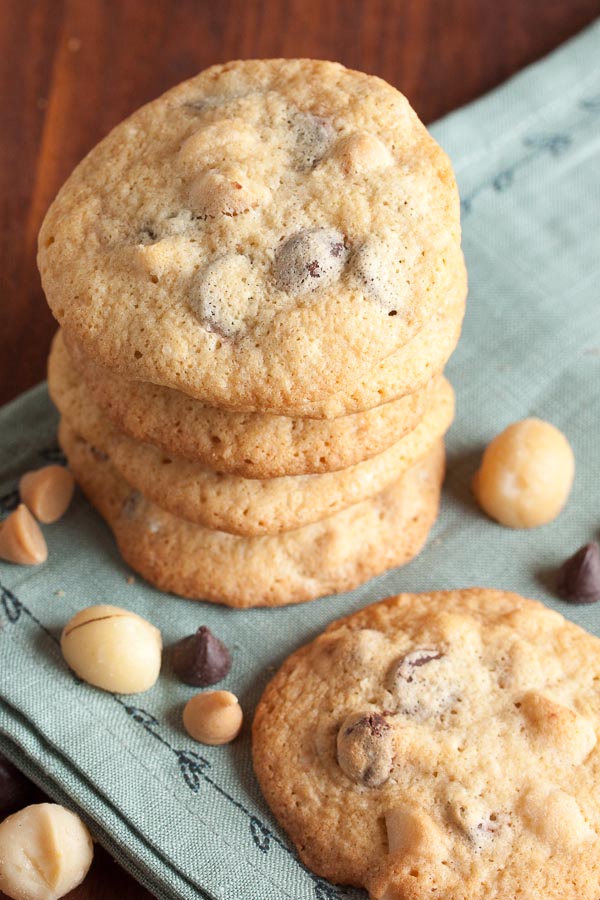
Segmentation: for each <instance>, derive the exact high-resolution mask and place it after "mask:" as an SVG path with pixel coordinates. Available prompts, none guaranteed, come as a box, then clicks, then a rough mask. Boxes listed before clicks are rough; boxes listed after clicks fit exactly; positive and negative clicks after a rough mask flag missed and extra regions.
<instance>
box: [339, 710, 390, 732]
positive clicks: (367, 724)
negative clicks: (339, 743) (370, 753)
mask: <svg viewBox="0 0 600 900" xmlns="http://www.w3.org/2000/svg"><path fill="white" fill-rule="evenodd" d="M389 727H390V723H389V722H388V721H387V720H386V719H385V718H384V717H383V716H382V715H381V713H371V714H370V715H368V716H364V718H362V719H359V720H358V722H355V723H354V724H353V725H350V726H349V727H348V728H346V734H347V735H348V734H352V732H353V731H356V730H357V729H359V730H360V729H367V730H368V731H369V733H370V734H371V735H372V737H381V735H382V734H383V732H384V731H388V730H389Z"/></svg>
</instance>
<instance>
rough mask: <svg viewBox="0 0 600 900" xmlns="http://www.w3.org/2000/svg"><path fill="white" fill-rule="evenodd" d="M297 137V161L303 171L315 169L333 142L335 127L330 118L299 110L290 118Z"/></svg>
mask: <svg viewBox="0 0 600 900" xmlns="http://www.w3.org/2000/svg"><path fill="white" fill-rule="evenodd" d="M289 124H290V127H291V128H292V130H293V132H294V138H295V154H294V155H295V162H296V165H297V167H298V168H299V169H300V170H301V171H306V170H308V169H314V167H315V166H316V165H317V164H318V163H319V162H320V161H321V160H322V159H323V157H324V156H325V155H326V153H327V151H328V150H329V148H330V147H331V145H332V144H333V141H334V139H335V136H336V131H335V128H334V127H333V124H332V123H331V122H330V120H329V119H325V118H324V117H323V116H314V115H313V114H312V113H307V112H298V113H296V115H294V116H292V118H290V119H289Z"/></svg>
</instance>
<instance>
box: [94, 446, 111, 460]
mask: <svg viewBox="0 0 600 900" xmlns="http://www.w3.org/2000/svg"><path fill="white" fill-rule="evenodd" d="M90 453H91V454H92V456H93V457H94V459H95V460H97V461H98V462H106V460H107V459H108V453H105V452H104V450H99V449H98V447H94V445H93V444H90Z"/></svg>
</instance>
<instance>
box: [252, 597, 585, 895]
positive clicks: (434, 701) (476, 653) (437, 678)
mask: <svg viewBox="0 0 600 900" xmlns="http://www.w3.org/2000/svg"><path fill="white" fill-rule="evenodd" d="M599 683H600V641H599V640H598V639H597V638H595V637H593V636H592V635H589V634H587V633H586V632H584V631H583V630H582V629H580V628H578V627H577V626H575V625H573V624H572V623H570V622H567V621H566V620H565V619H564V618H563V617H562V616H560V615H559V614H558V613H556V612H553V611H551V610H549V609H547V608H546V607H544V606H542V604H540V603H536V602H535V601H533V600H526V599H524V598H522V597H519V596H517V595H516V594H510V593H507V592H504V591H494V590H486V589H479V588H472V589H465V590H457V591H446V592H437V593H432V594H401V595H399V596H398V597H391V598H389V599H388V600H385V601H383V602H381V603H377V604H374V605H372V606H369V607H366V608H365V609H363V610H361V611H359V612H357V613H355V614H354V615H352V616H349V617H347V618H346V619H341V620H339V621H337V622H334V623H333V624H332V625H330V626H329V628H327V630H326V631H325V632H324V633H323V634H322V635H320V636H319V637H318V638H317V639H316V640H315V641H313V642H312V643H310V644H308V645H306V646H305V647H303V648H301V649H300V650H298V651H297V652H296V653H294V654H292V655H291V656H290V657H289V658H288V659H287V661H286V662H285V663H284V664H283V666H282V667H281V669H280V670H279V672H278V673H277V674H276V675H275V677H274V678H273V680H272V681H271V682H270V683H269V685H268V686H267V688H266V690H265V692H264V694H263V697H262V699H261V701H260V703H259V706H258V709H257V712H256V717H255V721H254V731H253V754H254V765H255V770H256V773H257V776H258V779H259V782H260V784H261V787H262V789H263V792H264V794H265V796H266V799H267V801H268V802H269V804H270V806H271V807H272V809H273V811H274V813H275V815H276V816H277V818H278V819H279V821H280V822H281V824H282V825H283V826H284V828H285V829H286V830H287V831H288V833H289V834H290V836H291V837H292V839H293V841H294V843H295V844H296V847H297V848H298V851H299V853H300V856H301V858H302V859H303V861H304V862H305V863H306V865H308V866H309V868H311V869H313V870H314V871H316V872H317V873H318V874H320V875H322V876H324V877H326V878H329V879H331V880H332V881H335V882H340V883H345V884H353V885H358V886H364V887H366V888H367V889H368V890H369V893H370V896H371V897H372V898H376V900H421V898H426V897H427V898H430V897H432V896H439V897H443V898H444V900H492V898H493V900H513V898H514V897H516V896H518V897H519V898H523V900H534V898H536V900H537V898H539V897H540V896H544V897H548V898H562V900H596V898H597V897H598V890H599V884H600V862H599V861H598V860H599V858H600V856H599V851H600V803H599V802H598V787H599V784H600V752H599V750H598V747H597V736H598V730H599V728H600V692H599V690H598V684H599Z"/></svg>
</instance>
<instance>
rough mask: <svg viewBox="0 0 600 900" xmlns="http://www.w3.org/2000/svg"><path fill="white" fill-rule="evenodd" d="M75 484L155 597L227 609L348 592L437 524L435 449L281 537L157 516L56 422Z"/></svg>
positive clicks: (404, 558) (440, 468)
mask: <svg viewBox="0 0 600 900" xmlns="http://www.w3.org/2000/svg"><path fill="white" fill-rule="evenodd" d="M59 437H60V441H61V444H62V446H63V448H64V451H65V453H66V455H67V458H68V460H69V465H70V466H71V468H72V470H73V472H74V474H75V477H76V479H77V481H78V482H79V484H80V486H81V488H82V490H83V492H84V493H85V494H86V496H87V497H88V499H89V500H90V502H91V503H92V504H93V505H94V506H95V507H96V509H97V510H98V512H99V513H100V515H101V516H103V518H104V519H106V521H107V522H108V524H109V525H110V527H111V529H112V531H113V533H114V535H115V538H116V540H117V544H118V546H119V550H120V552H121V555H122V556H123V558H124V559H125V561H126V562H127V563H129V565H130V566H132V568H134V569H135V570H136V571H137V572H139V573H140V575H142V576H143V577H144V578H146V579H147V580H148V581H149V582H151V583H152V584H154V585H156V587H158V588H160V589H161V590H163V591H170V592H172V593H174V594H179V595H180V596H182V597H190V598H192V599H198V600H209V601H211V602H213V603H222V604H225V605H226V606H234V607H251V606H285V605H287V604H289V603H300V602H303V601H306V600H314V599H315V598H317V597H322V596H324V595H326V594H333V593H338V592H340V591H346V590H350V589H352V588H354V587H356V586H357V585H359V584H361V583H362V582H363V581H367V580H368V579H369V578H372V577H374V576H375V575H379V574H380V573H381V572H384V571H385V570H386V569H390V568H392V567H393V566H401V565H404V564H405V563H407V562H409V561H410V560H411V559H412V558H413V557H414V556H416V555H417V553H418V552H419V551H420V550H421V548H422V546H423V544H424V543H425V540H426V539H427V535H428V533H429V530H430V529H431V527H432V525H433V523H434V522H435V519H436V517H437V513H438V508H439V499H440V488H441V481H442V478H443V473H444V447H443V443H442V442H441V441H439V442H438V444H437V445H436V446H435V447H434V448H433V450H432V451H431V453H430V454H429V455H428V456H427V457H426V458H425V459H423V460H421V461H420V462H419V463H418V464H417V465H416V466H414V467H413V468H412V469H410V470H409V471H408V472H406V473H405V475H404V477H403V478H402V479H401V480H400V481H398V482H397V483H396V484H394V485H391V486H390V487H389V488H388V489H387V490H386V491H384V492H382V493H381V494H379V495H377V496H376V497H373V498H371V499H370V500H365V501H364V502H363V503H359V504H356V505H355V506H353V507H351V508H350V509H346V510H343V511H342V512H340V513H336V514H335V515H333V516H330V517H329V518H327V519H324V520H322V521H321V522H317V523H316V524H314V525H308V526H306V527H305V528H301V529H298V530H297V531H289V532H286V533H285V534H281V535H275V536H267V537H255V538H242V537H237V536H235V535H231V534H226V533H224V532H219V531H211V530H209V529H206V528H202V527H201V526H199V525H192V524H190V523H189V522H185V521H183V520H182V519H177V518H176V517H175V516H172V515H170V513H167V512H164V511H163V510H162V509H160V508H159V507H158V506H156V505H155V504H153V503H151V502H150V501H149V500H146V499H145V498H144V497H143V496H142V494H140V493H139V492H138V491H135V490H133V489H132V488H131V486H130V485H128V484H127V482H126V481H124V480H123V478H121V476H120V475H119V474H118V472H117V471H116V469H115V468H114V467H113V466H112V465H111V463H110V460H98V459H97V457H96V455H95V454H94V452H93V448H91V447H90V445H89V444H88V443H87V442H86V441H84V440H83V439H81V438H79V437H77V435H75V433H74V432H73V431H72V429H71V428H69V426H68V425H67V423H66V422H65V421H64V420H63V422H61V427H60V433H59Z"/></svg>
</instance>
